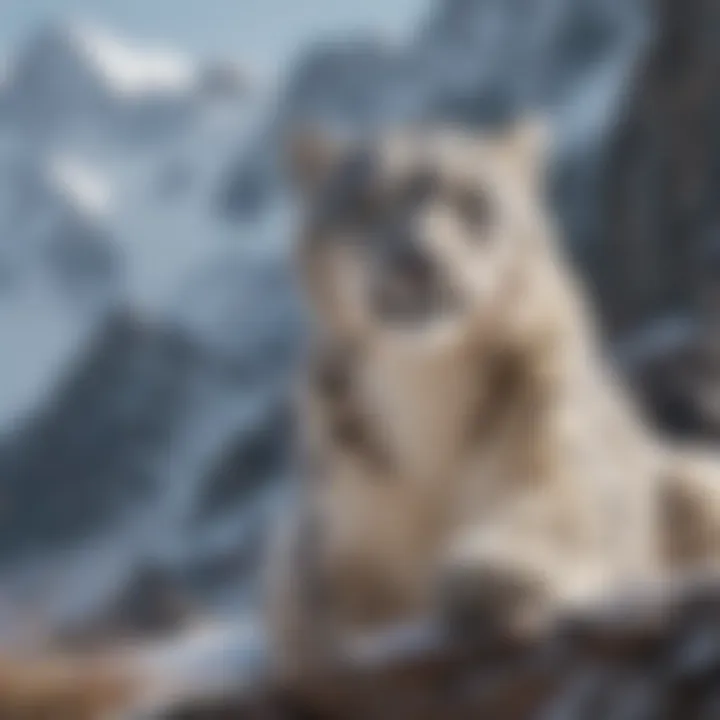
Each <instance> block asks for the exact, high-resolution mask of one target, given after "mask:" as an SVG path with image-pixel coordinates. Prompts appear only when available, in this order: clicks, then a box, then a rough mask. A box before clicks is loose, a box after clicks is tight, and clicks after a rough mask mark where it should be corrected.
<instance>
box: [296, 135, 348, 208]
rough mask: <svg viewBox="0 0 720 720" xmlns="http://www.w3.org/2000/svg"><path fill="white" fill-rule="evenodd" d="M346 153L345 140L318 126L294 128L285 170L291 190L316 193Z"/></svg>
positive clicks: (303, 195) (309, 193)
mask: <svg viewBox="0 0 720 720" xmlns="http://www.w3.org/2000/svg"><path fill="white" fill-rule="evenodd" d="M343 153H344V143H343V142H342V141H341V140H340V139H339V138H337V137H334V136H332V135H331V134H330V133H329V132H326V131H324V130H321V129H320V128H318V127H310V126H306V127H301V128H296V129H294V130H293V131H292V132H291V133H290V134H289V135H288V136H287V137H286V139H285V146H284V153H283V154H284V158H283V159H284V169H285V174H286V177H287V178H288V180H289V182H290V185H291V187H292V189H293V190H294V191H295V192H296V193H297V194H298V195H299V196H300V197H301V198H309V197H312V196H314V195H315V194H316V193H317V192H318V191H319V190H320V189H321V188H322V187H323V185H324V184H325V183H326V181H327V179H328V178H329V176H330V174H331V173H332V171H333V169H334V168H335V167H336V166H337V164H338V162H339V161H340V158H341V157H342V155H343Z"/></svg>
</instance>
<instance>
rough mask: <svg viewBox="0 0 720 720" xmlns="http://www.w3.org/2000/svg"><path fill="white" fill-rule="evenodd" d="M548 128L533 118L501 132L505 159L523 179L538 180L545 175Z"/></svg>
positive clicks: (547, 153)
mask: <svg viewBox="0 0 720 720" xmlns="http://www.w3.org/2000/svg"><path fill="white" fill-rule="evenodd" d="M550 141H551V134H550V127H549V124H548V123H547V121H546V120H544V119H543V118H540V117H537V116H533V117H528V118H523V119H521V120H518V121H516V122H515V123H514V124H513V125H512V126H511V127H510V128H509V129H507V130H505V131H504V132H503V137H502V148H503V153H504V156H505V158H506V159H507V160H508V162H510V163H512V165H513V166H514V168H515V169H516V170H517V171H518V172H519V173H520V174H521V175H522V176H524V177H526V178H530V179H532V180H539V179H540V178H542V177H543V176H544V174H545V170H546V169H547V164H548V161H549V155H550Z"/></svg>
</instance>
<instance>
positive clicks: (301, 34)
mask: <svg viewBox="0 0 720 720" xmlns="http://www.w3.org/2000/svg"><path fill="white" fill-rule="evenodd" d="M428 2H429V0H0V52H2V53H8V52H10V53H11V52H12V49H13V48H14V47H17V46H18V45H19V44H20V43H21V42H22V40H23V38H24V37H26V36H27V35H28V34H29V33H31V32H32V31H33V30H34V29H35V28H37V27H39V26H41V25H42V24H43V23H46V22H48V21H50V20H52V19H62V18H80V19H86V20H90V21H93V22H97V23H100V24H103V25H106V26H108V28H110V29H112V30H115V31H117V32H118V33H120V34H127V35H129V36H132V37H136V38H142V39H148V40H159V41H160V42H161V43H162V44H165V45H174V46H177V47H178V48H180V49H186V50H189V51H191V52H193V53H197V54H199V55H201V56H218V55H220V56H230V57H237V58H239V59H241V60H244V61H245V62H246V63H248V65H249V66H250V69H251V70H252V69H254V70H256V71H257V72H259V73H262V74H266V73H268V74H271V75H272V74H274V73H276V72H277V71H278V70H280V69H282V67H283V66H284V65H285V64H286V63H287V62H288V60H289V59H290V58H291V57H292V56H293V55H295V54H296V53H297V52H298V51H299V50H300V49H301V48H302V47H303V46H305V45H306V44H307V43H308V42H310V41H311V40H312V39H314V38H317V37H322V36H328V35H329V36H335V35H337V34H338V33H343V32H348V31H357V30H362V29H370V30H379V31H381V32H385V33H390V34H393V35H394V34H397V33H405V32H408V31H409V30H411V29H412V27H413V26H414V25H415V24H416V23H417V21H418V20H419V19H420V18H422V16H423V14H424V12H425V10H426V8H427V6H428Z"/></svg>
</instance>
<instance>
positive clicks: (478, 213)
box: [456, 189, 493, 239]
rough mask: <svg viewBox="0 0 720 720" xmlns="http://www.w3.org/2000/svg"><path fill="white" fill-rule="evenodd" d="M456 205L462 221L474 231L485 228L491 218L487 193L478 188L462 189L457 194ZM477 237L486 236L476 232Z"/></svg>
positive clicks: (491, 212)
mask: <svg viewBox="0 0 720 720" xmlns="http://www.w3.org/2000/svg"><path fill="white" fill-rule="evenodd" d="M456 206H457V209H458V212H459V213H460V215H461V217H462V219H463V221H464V222H465V223H466V224H467V225H468V226H469V227H470V228H471V229H472V230H474V231H480V230H484V229H486V228H487V227H488V226H489V225H490V224H491V223H492V218H493V208H492V203H491V201H490V198H489V197H488V195H487V193H485V192H483V191H482V190H478V189H464V190H462V191H460V192H459V193H458V194H457V197H456ZM477 237H478V238H479V239H485V238H487V234H486V233H478V235H477Z"/></svg>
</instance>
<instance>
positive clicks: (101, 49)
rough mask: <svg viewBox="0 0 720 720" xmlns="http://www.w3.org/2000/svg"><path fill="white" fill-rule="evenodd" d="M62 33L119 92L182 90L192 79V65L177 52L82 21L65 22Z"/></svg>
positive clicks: (137, 92) (194, 78)
mask: <svg viewBox="0 0 720 720" xmlns="http://www.w3.org/2000/svg"><path fill="white" fill-rule="evenodd" d="M66 33H67V35H68V37H69V39H70V40H71V42H72V44H73V46H74V48H75V49H76V51H78V52H79V53H80V54H81V55H82V56H83V58H84V59H85V61H86V62H87V63H89V64H91V65H92V66H93V68H94V69H95V71H96V72H98V73H99V74H100V75H101V76H102V78H103V79H104V80H105V82H106V83H107V85H108V87H111V88H114V89H115V90H116V91H117V92H119V93H124V94H130V95H138V94H145V93H157V92H183V91H186V90H188V89H190V88H191V87H192V86H193V85H194V83H195V81H196V78H197V74H198V73H197V68H196V66H195V64H194V63H193V62H192V61H191V60H190V59H189V58H188V57H186V56H184V55H182V54H180V53H178V52H175V51H172V50H167V49H164V48H159V47H143V46H141V45H138V44H134V43H130V42H128V41H125V40H121V39H119V38H117V37H116V36H114V35H112V34H110V33H109V32H108V31H106V30H105V29H103V28H100V27H97V26H94V25H91V24H89V23H86V22H74V23H71V24H69V25H67V26H66Z"/></svg>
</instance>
